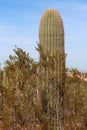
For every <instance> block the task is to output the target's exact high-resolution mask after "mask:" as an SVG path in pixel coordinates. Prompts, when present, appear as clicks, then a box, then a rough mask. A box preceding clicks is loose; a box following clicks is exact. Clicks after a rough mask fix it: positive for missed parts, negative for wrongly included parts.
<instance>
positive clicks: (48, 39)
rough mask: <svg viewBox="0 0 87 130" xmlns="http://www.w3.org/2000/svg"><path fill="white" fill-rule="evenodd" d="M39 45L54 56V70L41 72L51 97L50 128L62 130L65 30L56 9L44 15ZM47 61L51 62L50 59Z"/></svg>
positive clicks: (44, 68) (49, 107) (46, 53)
mask: <svg viewBox="0 0 87 130" xmlns="http://www.w3.org/2000/svg"><path fill="white" fill-rule="evenodd" d="M39 43H40V45H41V47H42V48H43V52H44V54H45V55H46V56H47V55H50V56H51V57H52V56H54V59H55V62H54V69H50V68H49V67H42V68H41V71H42V73H43V75H44V79H45V81H44V88H46V87H47V89H48V95H49V102H48V111H47V113H48V114H49V118H50V128H51V129H55V130H62V129H63V125H64V124H63V102H64V86H65V52H64V28H63V22H62V18H61V16H60V14H59V12H57V11H56V10H55V9H48V10H46V11H45V12H44V14H43V15H42V18H41V22H40V28H39ZM40 59H41V58H40ZM41 60H42V59H41ZM46 60H47V61H48V60H49V61H48V62H50V58H49V59H48V58H47V59H46ZM51 75H52V76H53V77H52V76H51ZM51 110H52V111H51Z"/></svg>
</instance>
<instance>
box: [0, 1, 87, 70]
mask: <svg viewBox="0 0 87 130" xmlns="http://www.w3.org/2000/svg"><path fill="white" fill-rule="evenodd" d="M48 8H55V9H57V10H58V11H59V12H60V14H61V16H62V19H63V22H64V30H65V52H66V53H67V58H66V66H67V67H70V68H77V69H79V70H81V71H87V55H86V54H87V0H72V1H70V0H62V1H61V0H0V62H1V63H4V62H5V60H7V59H8V57H9V54H13V48H14V46H15V45H17V47H20V48H23V49H24V50H25V51H26V52H29V54H30V56H31V57H33V58H34V59H35V60H38V58H39V56H38V53H37V51H36V50H35V47H36V46H37V44H36V42H37V41H38V32H39V23H40V19H41V16H42V14H43V12H44V11H45V10H46V9H48Z"/></svg>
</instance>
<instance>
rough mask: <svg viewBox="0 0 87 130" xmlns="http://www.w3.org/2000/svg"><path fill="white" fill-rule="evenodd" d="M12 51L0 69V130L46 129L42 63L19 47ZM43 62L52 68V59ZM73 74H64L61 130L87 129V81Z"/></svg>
mask: <svg viewBox="0 0 87 130" xmlns="http://www.w3.org/2000/svg"><path fill="white" fill-rule="evenodd" d="M38 50H39V53H41V50H40V49H38ZM14 52H15V55H14V56H13V55H10V56H9V59H8V60H7V61H6V64H5V66H4V68H3V69H2V70H0V127H3V129H4V130H22V129H23V130H25V128H26V130H32V129H35V130H36V129H37V130H40V129H42V130H48V129H49V125H50V123H49V122H50V121H49V119H48V116H47V113H46V111H47V104H48V102H49V94H48V93H47V92H46V91H44V90H43V88H42V81H43V80H44V79H43V75H42V73H41V72H40V67H41V64H42V63H41V62H35V61H34V60H33V59H32V58H31V57H30V56H29V54H27V53H26V52H25V51H23V49H21V48H17V47H16V48H15V49H14ZM44 59H45V57H43V61H44V62H43V64H44V65H45V66H48V67H51V69H52V66H51V65H52V64H53V63H52V61H53V60H49V63H48V62H46V61H45V60H44ZM51 59H52V57H51ZM50 62H51V63H50ZM66 72H67V69H66ZM72 72H73V77H70V76H67V73H66V85H65V90H64V130H75V129H76V130H82V129H84V130H87V82H84V81H83V80H81V79H80V78H79V77H78V76H77V75H78V74H79V75H80V72H79V71H77V70H74V69H72ZM51 76H52V75H51ZM51 112H52V113H53V114H55V112H54V111H53V110H51Z"/></svg>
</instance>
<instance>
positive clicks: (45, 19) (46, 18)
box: [39, 9, 64, 55]
mask: <svg viewBox="0 0 87 130" xmlns="http://www.w3.org/2000/svg"><path fill="white" fill-rule="evenodd" d="M39 40H40V44H41V46H42V47H43V48H44V52H45V53H47V52H50V54H52V55H54V54H55V52H56V51H57V53H58V51H59V48H60V47H61V46H62V48H61V49H62V51H63V50H64V29H63V22H62V18H61V16H60V14H59V12H58V11H56V10H55V9H48V10H46V11H45V12H44V14H43V15H42V19H41V22H40V29H39ZM60 51H61V50H60Z"/></svg>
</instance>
